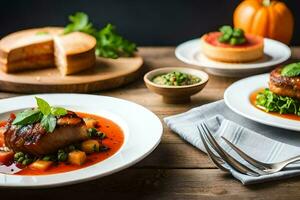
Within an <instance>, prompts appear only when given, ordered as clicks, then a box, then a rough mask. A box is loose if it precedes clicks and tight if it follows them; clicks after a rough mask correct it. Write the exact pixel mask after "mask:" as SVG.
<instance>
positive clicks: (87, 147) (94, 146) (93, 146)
mask: <svg viewBox="0 0 300 200" xmlns="http://www.w3.org/2000/svg"><path fill="white" fill-rule="evenodd" d="M99 146H100V145H99V142H98V141H97V140H86V141H84V142H82V144H81V150H82V151H84V152H85V153H94V152H99Z"/></svg>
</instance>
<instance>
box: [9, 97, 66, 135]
mask: <svg viewBox="0 0 300 200" xmlns="http://www.w3.org/2000/svg"><path fill="white" fill-rule="evenodd" d="M35 99H36V103H37V105H38V107H37V108H34V109H27V110H24V111H23V112H20V113H18V114H17V115H16V118H15V120H14V121H13V123H12V124H13V125H21V126H25V125H28V124H33V123H36V122H41V125H42V127H43V128H44V129H45V130H46V131H47V132H50V133H51V132H53V131H54V129H55V127H56V117H59V116H63V115H66V114H67V110H66V109H64V108H61V107H51V106H50V105H49V104H48V103H47V102H46V101H45V100H43V99H41V98H38V97H35Z"/></svg>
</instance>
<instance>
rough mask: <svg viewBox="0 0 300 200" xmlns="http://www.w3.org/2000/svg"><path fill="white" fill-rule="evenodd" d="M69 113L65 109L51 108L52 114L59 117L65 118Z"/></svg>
mask: <svg viewBox="0 0 300 200" xmlns="http://www.w3.org/2000/svg"><path fill="white" fill-rule="evenodd" d="M67 113H68V111H67V110H66V109H64V108H61V107H51V114H52V115H54V116H56V117H59V116H63V115H66V114H67Z"/></svg>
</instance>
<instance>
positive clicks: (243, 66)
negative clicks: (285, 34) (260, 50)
mask: <svg viewBox="0 0 300 200" xmlns="http://www.w3.org/2000/svg"><path fill="white" fill-rule="evenodd" d="M264 42H265V45H270V43H271V44H272V43H273V44H274V43H275V44H276V45H280V46H281V47H282V48H284V49H285V51H286V53H287V55H286V56H285V57H282V58H281V59H279V60H277V61H276V62H262V63H248V64H247V63H238V64H235V63H229V64H230V65H232V66H235V67H230V65H228V63H226V62H224V64H225V65H226V66H223V67H221V66H219V65H205V63H204V64H203V63H200V62H194V61H192V60H190V59H187V58H186V57H185V56H183V55H182V54H181V53H180V51H182V49H183V48H184V47H185V46H187V45H190V46H192V45H195V43H198V44H199V47H200V46H201V41H200V38H196V39H192V40H188V41H185V42H183V43H181V44H179V45H178V46H177V47H176V48H175V56H176V57H177V59H179V60H181V61H182V62H184V63H187V64H192V65H196V66H199V67H204V68H207V69H219V70H227V71H229V70H249V69H263V68H268V67H271V66H274V65H277V64H280V63H283V62H284V61H286V60H288V59H289V58H290V57H291V55H292V52H291V49H290V48H289V47H288V46H287V45H286V44H284V43H282V42H279V41H277V40H273V39H270V38H264ZM194 51H195V50H194ZM197 52H199V49H198V50H197ZM213 62H217V63H219V64H220V65H222V62H218V61H213ZM238 66H240V67H238Z"/></svg>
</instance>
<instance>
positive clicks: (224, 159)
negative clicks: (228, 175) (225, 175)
mask: <svg viewBox="0 0 300 200" xmlns="http://www.w3.org/2000/svg"><path fill="white" fill-rule="evenodd" d="M200 126H201V128H202V130H203V134H202V132H201V130H200V129H199V127H197V128H198V130H199V133H200V137H201V139H202V141H203V144H204V146H205V148H206V150H207V153H208V155H209V156H210V158H211V159H212V161H213V162H214V163H215V164H216V165H217V166H218V167H219V168H220V169H222V170H226V171H229V169H228V168H225V167H224V166H223V164H224V163H226V164H228V165H229V166H230V167H231V168H233V169H235V170H236V171H238V172H240V173H242V174H246V175H250V176H256V177H257V176H260V175H262V174H261V173H258V172H256V171H254V170H252V169H250V168H249V167H247V166H245V165H243V164H242V163H240V162H239V161H237V160H236V159H235V158H233V157H232V156H231V155H229V154H228V153H227V152H226V151H225V150H224V149H223V148H222V147H221V146H220V145H219V144H218V143H217V141H216V140H215V139H214V137H213V136H212V134H211V133H210V131H209V130H208V128H207V126H206V124H205V123H202V124H201V125H200ZM208 144H209V145H208ZM209 146H210V147H211V148H212V149H214V150H215V151H216V153H217V154H218V155H219V156H217V155H215V154H214V153H213V152H212V151H211V150H210V148H209Z"/></svg>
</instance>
